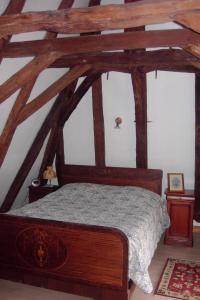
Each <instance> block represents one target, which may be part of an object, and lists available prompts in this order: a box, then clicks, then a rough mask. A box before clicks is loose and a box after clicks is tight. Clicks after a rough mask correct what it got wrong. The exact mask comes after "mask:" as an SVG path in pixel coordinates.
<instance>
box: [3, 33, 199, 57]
mask: <svg viewBox="0 0 200 300" xmlns="http://www.w3.org/2000/svg"><path fill="white" fill-rule="evenodd" d="M199 43H200V35H199V34H197V33H194V32H192V31H191V30H188V29H170V30H152V31H135V32H127V33H114V34H105V35H88V36H80V37H70V38H59V39H44V40H36V41H26V42H15V43H10V44H8V45H7V47H5V49H3V51H2V53H1V55H2V57H7V58H8V57H10V58H11V57H26V56H36V55H41V54H46V53H49V52H52V51H53V52H57V51H58V52H62V53H63V54H65V55H67V54H78V53H79V54H80V53H93V52H99V51H114V50H124V49H130V50H131V49H144V48H157V47H180V48H185V47H187V46H188V45H190V44H192V45H198V44H199Z"/></svg>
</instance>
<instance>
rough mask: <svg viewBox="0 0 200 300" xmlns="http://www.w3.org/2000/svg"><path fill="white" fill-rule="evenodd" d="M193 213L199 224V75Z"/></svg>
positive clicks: (197, 82) (198, 80) (198, 82)
mask: <svg viewBox="0 0 200 300" xmlns="http://www.w3.org/2000/svg"><path fill="white" fill-rule="evenodd" d="M195 114H196V116H195V117H196V119H195V212H194V218H195V220H196V221H197V222H200V74H199V75H197V74H196V78H195Z"/></svg>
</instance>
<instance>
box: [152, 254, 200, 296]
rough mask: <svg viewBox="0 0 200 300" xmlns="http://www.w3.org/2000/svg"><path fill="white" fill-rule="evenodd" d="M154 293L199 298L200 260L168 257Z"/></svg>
mask: <svg viewBox="0 0 200 300" xmlns="http://www.w3.org/2000/svg"><path fill="white" fill-rule="evenodd" d="M155 294H157V295H162V296H167V297H172V298H178V299H188V300H200V261H199V262H192V261H186V260H181V259H174V258H168V260H167V263H166V265H165V267H164V270H163V273H162V275H161V278H160V281H159V284H158V287H157V289H156V291H155Z"/></svg>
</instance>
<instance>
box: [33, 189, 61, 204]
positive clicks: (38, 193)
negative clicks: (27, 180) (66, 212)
mask: <svg viewBox="0 0 200 300" xmlns="http://www.w3.org/2000/svg"><path fill="white" fill-rule="evenodd" d="M58 188H59V186H58V185H53V186H37V187H34V186H32V185H30V186H29V203H31V202H34V201H37V200H38V199H40V198H43V197H44V196H46V195H47V194H50V193H52V192H55V191H56V190H57V189H58Z"/></svg>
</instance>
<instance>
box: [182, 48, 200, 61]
mask: <svg viewBox="0 0 200 300" xmlns="http://www.w3.org/2000/svg"><path fill="white" fill-rule="evenodd" d="M184 50H185V51H187V52H189V53H191V54H192V55H194V56H195V57H197V58H198V60H200V44H199V45H189V46H188V47H187V48H185V49H184ZM199 62H200V61H199Z"/></svg>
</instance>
